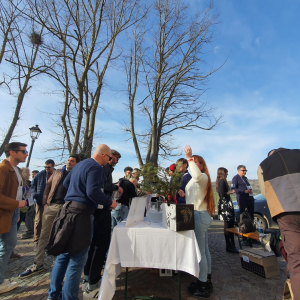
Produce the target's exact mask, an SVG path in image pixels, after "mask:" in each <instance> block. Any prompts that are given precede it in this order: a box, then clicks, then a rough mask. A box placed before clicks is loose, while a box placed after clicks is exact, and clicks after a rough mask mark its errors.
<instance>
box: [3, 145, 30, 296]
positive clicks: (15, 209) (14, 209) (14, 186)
mask: <svg viewBox="0 0 300 300" xmlns="http://www.w3.org/2000/svg"><path fill="white" fill-rule="evenodd" d="M26 146H27V145H26V144H24V143H18V142H15V143H9V144H7V145H5V147H4V153H5V156H6V159H4V160H3V161H2V162H1V164H0V294H3V293H6V292H9V291H11V290H13V289H15V288H16V287H17V286H18V283H16V282H10V281H8V280H4V278H5V277H4V273H5V270H6V268H7V264H8V261H9V258H10V255H11V253H12V251H13V250H14V248H15V246H16V245H17V223H18V218H19V208H24V207H25V206H26V204H27V201H26V200H22V194H23V193H22V188H23V181H22V176H21V173H20V171H19V168H18V167H17V165H18V164H19V163H22V162H25V161H26V158H27V156H28V152H27V150H26Z"/></svg>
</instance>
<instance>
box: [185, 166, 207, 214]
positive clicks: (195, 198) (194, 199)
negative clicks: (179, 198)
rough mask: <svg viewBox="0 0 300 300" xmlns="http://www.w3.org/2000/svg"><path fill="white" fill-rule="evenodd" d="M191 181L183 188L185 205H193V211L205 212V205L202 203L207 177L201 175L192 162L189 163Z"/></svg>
mask: <svg viewBox="0 0 300 300" xmlns="http://www.w3.org/2000/svg"><path fill="white" fill-rule="evenodd" d="M189 167H190V173H191V175H192V178H191V180H190V181H189V182H188V184H187V185H186V187H185V201H186V204H194V210H198V211H205V210H207V203H206V202H204V197H205V191H206V186H207V183H208V177H207V175H206V174H205V173H202V172H201V171H200V169H199V168H198V166H197V165H196V163H195V162H194V161H190V163H189Z"/></svg>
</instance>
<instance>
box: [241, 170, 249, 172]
mask: <svg viewBox="0 0 300 300" xmlns="http://www.w3.org/2000/svg"><path fill="white" fill-rule="evenodd" d="M240 171H242V172H247V171H248V170H240Z"/></svg>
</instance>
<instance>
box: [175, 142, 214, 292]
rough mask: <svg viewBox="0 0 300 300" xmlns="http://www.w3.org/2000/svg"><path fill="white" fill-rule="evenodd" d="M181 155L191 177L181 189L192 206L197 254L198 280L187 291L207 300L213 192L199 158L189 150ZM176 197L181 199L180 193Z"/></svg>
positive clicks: (207, 173)
mask: <svg viewBox="0 0 300 300" xmlns="http://www.w3.org/2000/svg"><path fill="white" fill-rule="evenodd" d="M184 152H185V156H186V159H187V160H188V162H189V167H190V173H191V175H192V178H191V180H190V181H189V182H188V184H187V185H186V188H185V200H186V204H194V217H195V235H196V239H197V242H198V246H199V249H200V253H201V261H200V264H199V265H200V273H199V277H198V279H197V281H196V282H192V283H191V284H190V286H189V288H188V291H189V293H190V294H191V295H192V296H195V297H200V298H210V294H209V292H210V291H212V288H213V287H212V283H211V256H210V252H209V248H208V234H207V230H208V228H209V226H210V224H211V221H212V218H211V216H212V215H213V214H214V212H215V202H214V197H213V189H212V184H211V180H210V176H209V172H208V169H207V166H206V163H205V160H204V159H203V157H201V156H199V155H192V149H191V147H190V146H186V147H185V148H184ZM180 193H181V194H182V195H183V191H180Z"/></svg>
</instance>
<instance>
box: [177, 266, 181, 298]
mask: <svg viewBox="0 0 300 300" xmlns="http://www.w3.org/2000/svg"><path fill="white" fill-rule="evenodd" d="M177 272H178V273H177V278H178V299H179V300H181V280H180V271H177Z"/></svg>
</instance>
